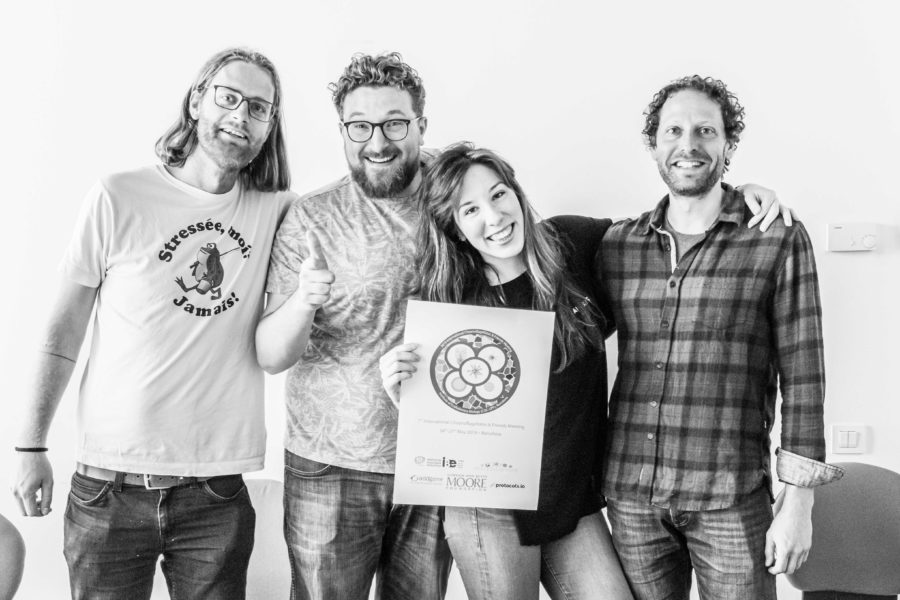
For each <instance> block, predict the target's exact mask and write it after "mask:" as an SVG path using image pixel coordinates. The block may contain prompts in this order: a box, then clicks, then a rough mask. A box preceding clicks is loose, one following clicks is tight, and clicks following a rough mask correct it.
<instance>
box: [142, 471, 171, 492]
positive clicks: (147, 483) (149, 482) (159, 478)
mask: <svg viewBox="0 0 900 600" xmlns="http://www.w3.org/2000/svg"><path fill="white" fill-rule="evenodd" d="M142 477H143V478H144V487H145V488H147V489H148V490H167V489H169V488H170V487H173V486H175V485H177V484H176V483H175V482H172V480H173V479H177V478H176V477H174V476H172V475H150V474H148V473H144V474H143V475H142ZM167 480H168V481H169V483H168V484H167V485H166V484H163V482H165V481H167ZM154 481H156V482H157V483H158V484H163V485H154V483H153V482H154Z"/></svg>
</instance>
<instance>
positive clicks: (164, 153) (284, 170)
mask: <svg viewBox="0 0 900 600" xmlns="http://www.w3.org/2000/svg"><path fill="white" fill-rule="evenodd" d="M236 60H239V61H243V62H246V63H250V64H251V65H256V66H257V67H259V68H261V69H263V70H265V71H267V72H268V73H269V75H271V76H272V83H273V85H274V86H275V99H274V102H273V105H274V112H273V114H272V121H273V123H272V125H271V127H270V129H269V135H268V137H266V141H265V142H264V143H263V146H262V149H261V150H260V151H259V154H258V155H257V156H256V158H254V159H253V160H252V161H251V162H250V164H249V165H247V166H246V167H244V168H243V169H241V172H240V179H241V184H242V185H243V186H244V187H248V188H252V189H257V190H260V191H263V192H280V191H284V190H286V189H288V188H289V187H291V173H290V168H289V167H288V160H287V149H286V147H285V142H284V127H283V126H282V121H283V117H282V111H281V80H280V79H279V77H278V71H276V70H275V65H274V64H272V61H270V60H269V59H268V58H266V57H265V56H264V55H262V54H260V53H259V52H255V51H253V50H248V49H246V48H228V49H226V50H222V51H221V52H219V53H217V54H216V55H214V56H213V57H212V58H210V59H209V60H208V61H207V62H206V64H205V65H203V68H202V69H200V72H199V73H198V74H197V78H196V80H195V81H194V83H193V84H191V87H189V88H188V91H187V93H186V94H185V95H184V100H183V101H182V102H181V113H180V114H179V115H178V119H176V121H175V122H174V123H173V124H172V125H171V126H170V127H169V129H168V130H166V132H165V133H164V134H163V135H162V136H161V137H160V138H159V139H158V140H156V155H157V156H158V157H159V159H160V160H161V161H162V162H163V164H165V165H168V166H170V167H182V166H184V162H185V160H187V157H188V156H190V155H191V153H192V152H193V151H194V149H195V148H196V147H197V123H196V121H194V119H193V118H191V96H192V95H193V94H194V92H197V93H198V94H203V93H204V92H205V91H206V89H207V88H208V87H209V83H210V82H211V81H212V79H213V77H215V76H216V73H218V72H219V71H220V70H221V69H222V67H224V66H225V65H227V64H228V63H230V62H234V61H236Z"/></svg>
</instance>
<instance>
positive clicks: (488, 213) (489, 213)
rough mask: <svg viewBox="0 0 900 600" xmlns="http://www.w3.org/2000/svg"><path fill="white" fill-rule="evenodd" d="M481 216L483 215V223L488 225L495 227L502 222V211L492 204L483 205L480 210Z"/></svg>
mask: <svg viewBox="0 0 900 600" xmlns="http://www.w3.org/2000/svg"><path fill="white" fill-rule="evenodd" d="M482 214H483V215H484V222H485V223H486V224H488V225H496V224H497V223H499V222H500V221H502V220H503V211H501V210H500V209H499V208H497V207H496V206H495V205H494V203H493V202H488V203H487V204H486V205H485V207H484V209H482Z"/></svg>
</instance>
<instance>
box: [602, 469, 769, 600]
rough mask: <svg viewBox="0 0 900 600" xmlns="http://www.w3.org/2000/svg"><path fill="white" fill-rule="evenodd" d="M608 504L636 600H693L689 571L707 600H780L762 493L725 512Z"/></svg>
mask: <svg viewBox="0 0 900 600" xmlns="http://www.w3.org/2000/svg"><path fill="white" fill-rule="evenodd" d="M608 502H609V505H608V507H607V512H608V514H609V523H610V525H611V526H612V535H613V541H614V542H615V545H616V550H617V551H618V552H619V557H620V559H621V561H622V567H623V568H624V569H625V575H626V576H627V578H628V583H629V584H630V585H631V590H632V591H633V592H634V596H635V598H637V599H638V600H688V597H689V596H690V590H691V570H692V569H693V570H695V571H696V573H697V588H698V591H699V592H700V598H702V599H703V600H774V599H775V576H774V575H771V574H770V573H769V572H768V570H767V569H766V565H765V562H766V559H765V544H766V532H767V531H768V530H769V526H770V525H771V524H772V505H771V502H770V500H769V492H768V491H767V490H766V489H765V488H764V487H763V488H760V489H759V490H757V491H756V492H753V493H752V494H751V495H750V496H748V497H747V498H745V499H744V500H743V501H741V502H740V503H738V504H737V505H735V506H732V507H729V508H725V509H721V510H700V511H681V510H672V509H667V508H659V507H656V506H651V505H648V504H646V503H640V502H631V501H618V500H609V501H608Z"/></svg>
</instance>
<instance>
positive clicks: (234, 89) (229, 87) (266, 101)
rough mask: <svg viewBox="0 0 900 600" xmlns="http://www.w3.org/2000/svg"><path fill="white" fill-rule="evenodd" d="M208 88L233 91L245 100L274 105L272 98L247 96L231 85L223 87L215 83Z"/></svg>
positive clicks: (221, 84) (222, 84)
mask: <svg viewBox="0 0 900 600" xmlns="http://www.w3.org/2000/svg"><path fill="white" fill-rule="evenodd" d="M210 87H213V88H215V87H223V88H228V89H229V90H231V91H233V92H237V93H238V94H240V95H241V96H243V97H244V98H246V99H247V100H259V101H260V102H265V103H266V104H275V99H274V98H273V99H272V100H266V99H265V98H261V97H260V96H248V95H247V94H245V93H244V90H242V89H240V88H236V87H234V86H233V85H225V84H224V83H215V84H213V85H212V86H210Z"/></svg>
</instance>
